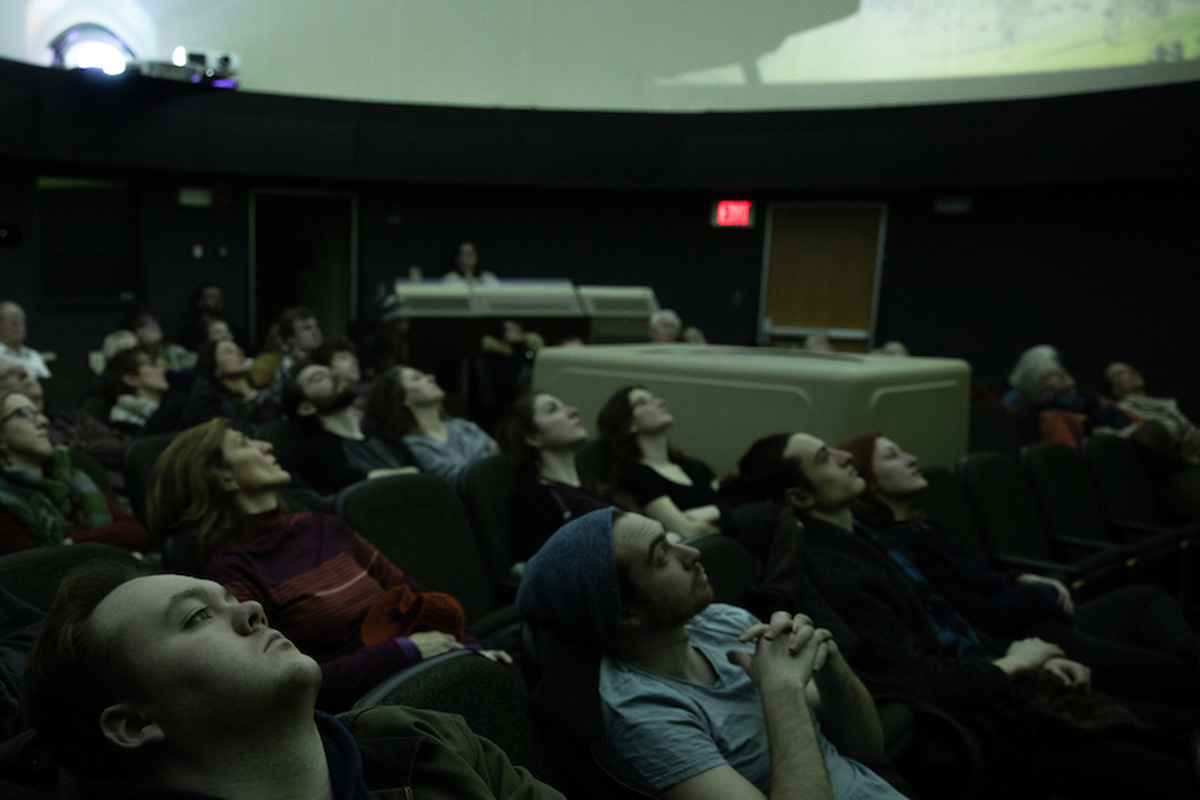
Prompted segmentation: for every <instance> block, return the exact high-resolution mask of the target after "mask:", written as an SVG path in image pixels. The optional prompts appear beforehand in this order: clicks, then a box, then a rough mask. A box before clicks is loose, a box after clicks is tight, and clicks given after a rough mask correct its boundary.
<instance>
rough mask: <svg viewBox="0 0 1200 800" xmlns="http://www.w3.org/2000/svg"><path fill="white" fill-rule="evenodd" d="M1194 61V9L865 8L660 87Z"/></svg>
mask: <svg viewBox="0 0 1200 800" xmlns="http://www.w3.org/2000/svg"><path fill="white" fill-rule="evenodd" d="M1197 58H1200V0H975V1H974V2H963V1H962V0H861V3H860V4H859V8H858V10H857V12H856V13H853V14H851V15H849V16H846V17H844V18H842V19H839V20H836V21H833V22H830V23H828V24H825V25H821V26H819V27H815V28H810V29H808V30H802V31H799V32H797V33H795V34H792V35H788V36H786V38H785V39H784V40H783V43H782V44H781V45H780V46H779V48H778V49H776V50H774V51H772V52H769V53H766V54H764V55H762V56H761V57H759V58H758V59H757V60H756V62H752V63H741V64H726V65H721V66H715V67H713V68H711V69H707V70H696V71H692V72H687V73H682V74H680V75H678V76H676V77H673V78H662V79H660V80H659V81H658V84H659V85H660V86H670V85H704V84H724V85H735V84H739V83H749V84H755V83H761V84H762V85H766V86H769V85H786V84H805V83H821V84H830V83H851V82H853V83H859V82H894V81H912V80H931V79H944V78H955V79H961V78H972V77H991V76H1005V75H1028V74H1031V73H1053V72H1064V71H1072V70H1093V69H1103V68H1110V67H1128V66H1138V65H1145V64H1155V63H1165V62H1180V61H1185V60H1195V59H1197Z"/></svg>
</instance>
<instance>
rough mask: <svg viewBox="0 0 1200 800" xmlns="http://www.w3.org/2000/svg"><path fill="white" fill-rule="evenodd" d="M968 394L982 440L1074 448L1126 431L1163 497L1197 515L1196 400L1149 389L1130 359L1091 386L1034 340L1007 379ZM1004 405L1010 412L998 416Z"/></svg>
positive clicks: (1179, 510)
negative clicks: (1050, 443) (1158, 394)
mask: <svg viewBox="0 0 1200 800" xmlns="http://www.w3.org/2000/svg"><path fill="white" fill-rule="evenodd" d="M985 383H989V384H990V383H994V382H987V381H985ZM973 399H974V400H975V401H976V403H977V404H978V405H977V407H976V408H975V409H973V421H976V420H977V421H978V422H979V423H980V425H979V427H980V428H981V429H986V430H981V434H982V435H981V436H980V444H979V446H980V447H982V448H993V447H1003V446H1004V445H1003V444H1002V443H1003V442H1004V441H1006V440H1007V441H1011V442H1013V443H1015V444H1019V443H1020V442H1022V441H1025V442H1029V441H1054V442H1061V443H1063V444H1066V445H1069V446H1071V447H1074V448H1076V449H1079V448H1080V447H1081V445H1082V443H1083V440H1084V439H1085V438H1086V437H1088V436H1093V435H1096V436H1100V435H1105V436H1120V437H1123V438H1127V439H1130V440H1131V441H1133V442H1134V443H1135V444H1136V445H1137V447H1138V451H1139V453H1140V454H1141V456H1142V458H1143V460H1144V461H1145V463H1146V465H1147V467H1148V468H1149V469H1150V470H1151V471H1152V473H1153V475H1154V480H1155V482H1156V484H1157V485H1158V486H1159V487H1160V493H1161V494H1162V496H1163V501H1164V502H1165V503H1166V504H1167V505H1168V506H1170V507H1171V508H1172V509H1173V510H1174V513H1175V514H1176V515H1177V516H1179V517H1182V518H1187V519H1200V469H1197V468H1198V467H1200V428H1197V427H1196V425H1195V423H1194V422H1192V420H1191V419H1190V418H1189V416H1188V414H1189V413H1190V414H1192V415H1194V414H1195V413H1196V410H1197V409H1196V408H1195V407H1194V406H1195V403H1189V402H1188V400H1187V398H1183V399H1182V400H1180V399H1176V398H1169V397H1156V396H1153V395H1150V394H1149V393H1148V392H1147V390H1146V381H1145V378H1143V376H1142V375H1141V373H1140V372H1139V371H1138V370H1137V369H1136V368H1135V367H1133V366H1131V365H1129V364H1127V363H1124V362H1119V361H1114V362H1112V363H1110V364H1108V365H1107V366H1106V367H1105V368H1104V370H1103V372H1102V374H1101V376H1100V377H1099V379H1098V380H1097V382H1096V389H1095V391H1094V392H1088V391H1085V390H1083V389H1081V388H1080V387H1079V386H1078V385H1077V384H1076V381H1075V378H1074V376H1073V375H1072V374H1071V373H1070V372H1069V371H1068V370H1067V369H1066V367H1065V366H1064V365H1063V363H1062V360H1061V358H1060V356H1059V353H1058V351H1057V350H1056V349H1055V348H1054V347H1052V346H1050V345H1038V346H1036V347H1031V348H1029V349H1028V350H1026V351H1025V352H1024V353H1022V354H1021V356H1020V358H1018V359H1017V362H1016V365H1015V366H1014V368H1013V370H1012V373H1011V374H1010V375H1009V376H1008V380H1007V384H1006V385H1005V386H998V385H988V386H987V387H977V388H976V390H975V395H974V398H973ZM979 405H982V406H984V407H982V408H980V407H978V406H979ZM1001 408H1004V409H1007V410H1008V411H1009V412H1010V414H1011V415H1010V416H1003V415H1002V416H998V415H997V412H998V409H1001ZM989 434H990V435H989ZM1015 444H1014V446H1015Z"/></svg>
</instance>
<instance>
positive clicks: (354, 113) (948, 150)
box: [0, 62, 1200, 395]
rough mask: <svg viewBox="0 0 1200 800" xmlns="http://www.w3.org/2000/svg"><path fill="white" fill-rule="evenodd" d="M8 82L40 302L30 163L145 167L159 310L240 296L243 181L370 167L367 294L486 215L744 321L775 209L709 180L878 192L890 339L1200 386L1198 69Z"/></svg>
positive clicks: (532, 267) (584, 275) (503, 260)
mask: <svg viewBox="0 0 1200 800" xmlns="http://www.w3.org/2000/svg"><path fill="white" fill-rule="evenodd" d="M0 105H3V107H5V108H6V114H4V115H0V169H3V170H4V171H3V173H0V174H2V175H3V177H0V223H10V222H13V221H16V222H18V223H20V224H22V226H23V228H24V234H25V236H24V238H25V243H24V244H23V245H22V246H19V247H0V276H3V281H4V283H3V286H4V290H3V293H4V294H11V295H13V296H15V297H17V299H19V300H22V301H23V302H26V303H27V304H31V303H32V304H34V306H35V308H36V296H35V293H36V280H35V276H34V268H35V264H36V258H35V255H34V252H33V246H32V244H31V241H32V238H33V235H32V234H33V232H34V230H35V220H36V215H35V213H34V204H35V199H36V192H35V191H34V189H33V186H34V176H35V175H38V174H66V175H78V174H86V175H91V174H95V175H100V176H106V177H114V176H115V177H120V178H124V179H126V180H128V181H130V182H131V184H133V185H135V186H136V187H137V197H138V199H139V203H138V206H139V210H138V214H139V215H140V228H139V229H140V231H141V241H140V242H139V243H138V248H139V256H140V258H141V259H142V268H143V274H144V276H145V277H144V282H145V286H144V290H145V291H144V293H143V297H142V298H141V299H143V300H145V301H147V302H149V303H150V304H151V306H152V307H153V308H155V310H156V311H157V312H158V313H159V314H160V316H162V317H164V327H165V328H166V329H167V331H168V333H171V332H173V331H174V330H176V329H178V327H180V326H181V325H182V323H183V321H184V317H185V315H186V313H187V311H188V308H187V306H188V298H187V292H188V291H189V290H190V289H191V288H192V286H194V285H195V284H196V283H198V282H201V281H204V280H209V279H214V278H215V279H216V280H218V281H219V282H221V283H222V284H223V285H224V287H225V289H226V294H227V299H228V301H229V306H230V310H231V313H232V314H233V316H234V318H235V321H239V322H241V323H242V324H244V323H245V319H246V316H245V315H246V313H247V309H248V303H249V297H248V291H247V283H248V280H247V273H246V266H247V259H248V252H249V242H250V227H249V193H250V190H251V189H252V188H270V189H288V188H312V189H338V190H350V191H353V192H355V193H356V194H357V196H358V198H359V232H360V236H359V263H360V303H361V304H365V303H367V302H369V301H370V299H371V298H372V297H373V296H374V294H375V289H376V286H377V285H378V284H380V283H389V282H390V281H391V279H392V278H393V277H394V276H396V275H405V274H407V272H408V269H409V267H410V266H412V265H420V266H421V267H422V268H423V269H424V272H425V275H426V276H431V275H437V274H440V273H441V272H442V271H444V270H445V269H446V268H447V266H448V260H449V257H450V254H451V251H452V249H453V248H454V246H455V245H456V244H457V242H459V241H461V240H463V239H470V240H472V241H474V242H476V244H477V245H478V247H479V250H480V253H481V257H482V263H483V265H484V266H485V267H486V268H488V269H491V270H493V271H495V272H497V273H498V274H500V275H502V276H505V275H507V276H518V275H520V276H529V277H561V276H566V277H570V278H572V279H573V280H575V281H576V282H579V283H588V282H595V283H616V284H620V283H646V284H649V285H652V286H654V287H655V289H656V291H657V292H658V295H659V298H660V301H661V302H663V303H664V304H665V305H670V306H673V307H675V308H677V309H679V310H680V312H681V313H682V314H683V315H684V317H685V318H686V319H688V320H689V321H695V322H697V323H698V324H700V325H701V326H702V327H703V328H704V329H705V330H706V331H707V332H708V333H709V334H710V338H711V339H712V340H714V341H728V342H735V343H749V342H751V341H752V340H753V336H754V327H755V324H756V318H757V308H758V291H759V276H760V272H761V266H762V252H763V239H764V234H765V228H764V225H763V220H765V214H764V215H762V216H760V224H759V227H757V228H756V229H754V230H751V231H716V230H712V229H710V228H709V227H708V226H707V217H708V213H709V207H710V204H711V202H712V201H713V200H714V199H715V198H716V197H718V196H722V195H730V194H735V195H739V196H748V197H751V198H753V199H755V200H757V201H759V203H760V207H762V208H764V209H765V207H766V206H768V205H769V204H770V203H771V202H773V201H783V200H788V201H795V200H871V201H884V202H886V203H887V204H888V206H889V224H888V238H887V246H886V253H885V263H884V270H883V284H882V290H881V296H880V309H879V317H878V334H879V337H880V339H881V340H882V339H886V338H899V339H901V340H903V341H906V342H907V343H908V344H909V345H910V347H911V348H912V349H913V351H914V352H917V353H924V354H945V355H955V356H961V357H964V358H967V359H968V360H970V361H971V362H972V363H973V364H974V365H975V366H976V368H977V372H978V374H995V373H1000V372H1005V371H1007V369H1008V367H1009V365H1010V364H1011V362H1012V360H1013V359H1014V357H1015V355H1016V354H1017V353H1018V352H1019V351H1020V350H1021V349H1023V348H1024V347H1027V346H1029V345H1032V344H1037V343H1040V342H1051V343H1054V344H1056V345H1058V346H1059V347H1060V349H1062V350H1063V352H1064V356H1065V358H1066V359H1067V361H1068V365H1069V366H1070V367H1071V368H1073V369H1074V370H1075V371H1076V373H1077V374H1078V376H1079V377H1080V378H1081V380H1085V379H1089V378H1090V376H1091V374H1092V373H1093V372H1094V371H1096V370H1097V369H1099V367H1100V366H1101V365H1102V364H1103V363H1104V361H1106V360H1107V359H1108V358H1110V356H1111V357H1120V358H1127V359H1129V360H1132V361H1135V362H1136V363H1137V364H1139V365H1140V366H1141V367H1142V369H1143V371H1144V372H1146V373H1147V376H1148V378H1149V379H1150V380H1151V383H1152V386H1153V387H1154V388H1156V389H1158V390H1160V391H1163V392H1181V393H1189V394H1197V395H1200V376H1198V375H1197V374H1196V373H1197V370H1196V364H1197V363H1198V362H1200V342H1196V341H1195V336H1194V335H1192V334H1191V330H1192V328H1193V326H1192V324H1191V321H1192V319H1193V318H1194V310H1193V308H1194V297H1195V289H1194V288H1193V287H1194V283H1195V281H1194V280H1192V279H1190V272H1191V270H1192V269H1193V268H1194V265H1195V261H1196V254H1197V247H1196V245H1197V236H1198V234H1197V232H1196V231H1197V228H1200V226H1198V225H1197V224H1196V222H1195V220H1196V219H1197V218H1198V214H1197V212H1198V211H1200V208H1198V206H1200V203H1198V202H1197V199H1196V189H1197V183H1198V178H1200V159H1197V157H1196V152H1195V147H1194V141H1195V131H1196V130H1197V129H1198V128H1200V125H1198V124H1197V123H1200V85H1195V84H1188V85H1180V86H1169V87H1161V88H1157V89H1144V90H1137V91H1131V92H1112V93H1106V94H1103V95H1089V96H1079V97H1072V98H1059V99H1047V100H1028V101H1019V102H1012V103H990V104H966V105H960V106H949V107H938V108H907V109H867V110H862V111H835V112H787V113H770V114H672V115H654V114H643V115H637V114H582V113H556V112H534V111H502V110H494V109H449V108H414V107H395V106H378V105H371V104H362V103H340V102H331V101H317V100H307V99H298V98H283V97H268V96H261V95H253V94H245V93H236V92H202V91H196V90H194V89H192V88H191V87H177V86H173V85H165V86H164V85H161V84H156V83H155V84H147V83H136V82H134V83H126V84H95V82H94V81H93V80H91V79H88V78H86V77H85V76H80V75H74V74H68V73H61V72H55V71H50V70H40V69H36V68H33V67H27V66H24V65H16V64H11V63H3V62H0ZM8 110H12V113H7V111H8ZM193 185H198V186H206V187H209V188H216V189H217V190H218V191H217V194H216V196H217V198H218V202H217V203H216V204H215V206H214V207H213V208H209V209H193V208H184V207H181V206H179V205H178V204H177V203H176V199H175V198H176V194H177V191H178V189H179V187H180V186H193ZM943 193H952V194H962V195H967V196H969V197H970V198H971V199H972V208H971V211H970V213H967V214H948V215H946V214H935V213H934V210H933V207H934V200H935V198H936V197H937V196H938V195H939V194H943ZM196 244H200V245H202V246H203V248H204V254H203V256H202V257H201V258H199V259H196V258H194V257H193V245H196ZM222 247H224V248H225V253H226V255H224V256H222V255H221V254H220V253H221V248H222ZM33 310H35V309H31V311H33ZM118 316H119V309H117V308H113V309H98V310H91V311H87V312H83V311H80V312H75V313H71V312H69V311H63V310H59V309H44V310H43V311H42V312H40V316H39V317H38V318H35V319H34V320H33V321H32V322H31V341H32V342H33V343H35V344H37V345H38V346H39V347H43V348H46V349H57V350H59V351H60V352H63V351H71V350H75V351H78V352H80V353H82V352H83V351H86V350H87V349H90V347H92V346H94V343H96V342H98V341H99V338H100V337H101V336H103V334H104V333H106V332H107V331H108V330H110V329H111V327H112V324H113V323H114V322H115V321H116V318H117V317H118ZM81 338H86V339H87V342H88V343H87V346H80V344H79V342H80V339H81ZM1085 382H1086V380H1085Z"/></svg>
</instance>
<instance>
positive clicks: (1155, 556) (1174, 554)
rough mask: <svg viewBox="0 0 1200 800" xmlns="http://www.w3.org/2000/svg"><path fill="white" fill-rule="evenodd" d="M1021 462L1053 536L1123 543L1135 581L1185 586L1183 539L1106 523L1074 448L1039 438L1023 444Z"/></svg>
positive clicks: (1174, 588)
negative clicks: (1040, 440)
mask: <svg viewBox="0 0 1200 800" xmlns="http://www.w3.org/2000/svg"><path fill="white" fill-rule="evenodd" d="M1021 461H1022V465H1023V466H1024V468H1025V474H1026V476H1027V477H1028V478H1029V483H1030V485H1031V486H1032V488H1033V493H1034V497H1035V498H1036V500H1037V505H1038V510H1039V511H1040V513H1041V518H1042V522H1043V523H1044V524H1045V526H1046V530H1047V532H1048V533H1049V534H1050V535H1051V536H1052V537H1053V538H1055V539H1057V540H1058V541H1081V542H1086V543H1095V544H1100V545H1113V546H1121V547H1124V548H1125V552H1126V553H1127V554H1129V555H1131V556H1136V558H1134V559H1131V562H1132V563H1131V564H1130V566H1131V568H1132V574H1133V575H1134V577H1136V578H1137V579H1139V580H1146V581H1149V582H1152V583H1156V584H1158V585H1159V586H1161V587H1162V588H1163V589H1165V590H1166V591H1168V592H1170V593H1172V594H1176V595H1178V594H1179V592H1180V590H1181V589H1182V588H1183V587H1186V586H1187V582H1188V578H1187V577H1186V576H1187V574H1188V573H1190V571H1191V570H1190V569H1187V568H1186V567H1187V561H1188V560H1189V558H1188V556H1189V554H1188V553H1187V552H1186V551H1187V550H1188V548H1187V541H1186V540H1181V539H1180V538H1179V537H1177V536H1175V535H1174V534H1173V533H1162V534H1155V535H1146V533H1145V531H1133V532H1130V531H1129V530H1128V529H1126V528H1123V527H1122V526H1121V525H1120V523H1119V522H1112V523H1110V521H1109V520H1107V519H1106V518H1105V516H1104V512H1103V511H1102V510H1101V506H1100V499H1099V497H1097V495H1096V491H1095V489H1094V487H1093V485H1092V482H1091V478H1090V476H1089V475H1088V469H1087V464H1086V462H1085V461H1084V457H1083V454H1081V453H1080V452H1079V451H1078V450H1076V449H1074V448H1073V447H1069V446H1067V445H1065V444H1061V443H1059V442H1039V443H1037V444H1032V445H1026V446H1025V447H1024V448H1022V450H1021ZM1123 533H1124V534H1126V535H1124V536H1123V535H1122V534H1123Z"/></svg>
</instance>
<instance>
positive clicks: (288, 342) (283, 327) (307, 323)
mask: <svg viewBox="0 0 1200 800" xmlns="http://www.w3.org/2000/svg"><path fill="white" fill-rule="evenodd" d="M277 324H278V325H279V339H280V341H281V342H282V344H283V356H282V358H280V359H279V365H278V366H277V367H275V373H274V374H273V375H272V377H271V385H270V387H269V388H268V389H267V391H268V393H269V394H270V395H271V397H273V398H275V399H277V400H278V399H280V398H281V397H283V387H284V385H285V384H286V383H287V381H288V378H289V377H291V374H292V370H293V369H294V368H295V366H296V364H297V363H298V362H300V361H306V360H308V357H309V354H310V353H312V351H314V350H316V349H317V348H318V347H320V346H321V343H322V342H324V341H325V337H324V336H323V335H322V333H321V323H320V322H318V321H317V315H316V314H314V313H313V312H312V309H310V308H305V307H304V306H295V307H294V308H288V309H285V310H284V312H283V313H282V314H280V315H279V322H278V323H277Z"/></svg>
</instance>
